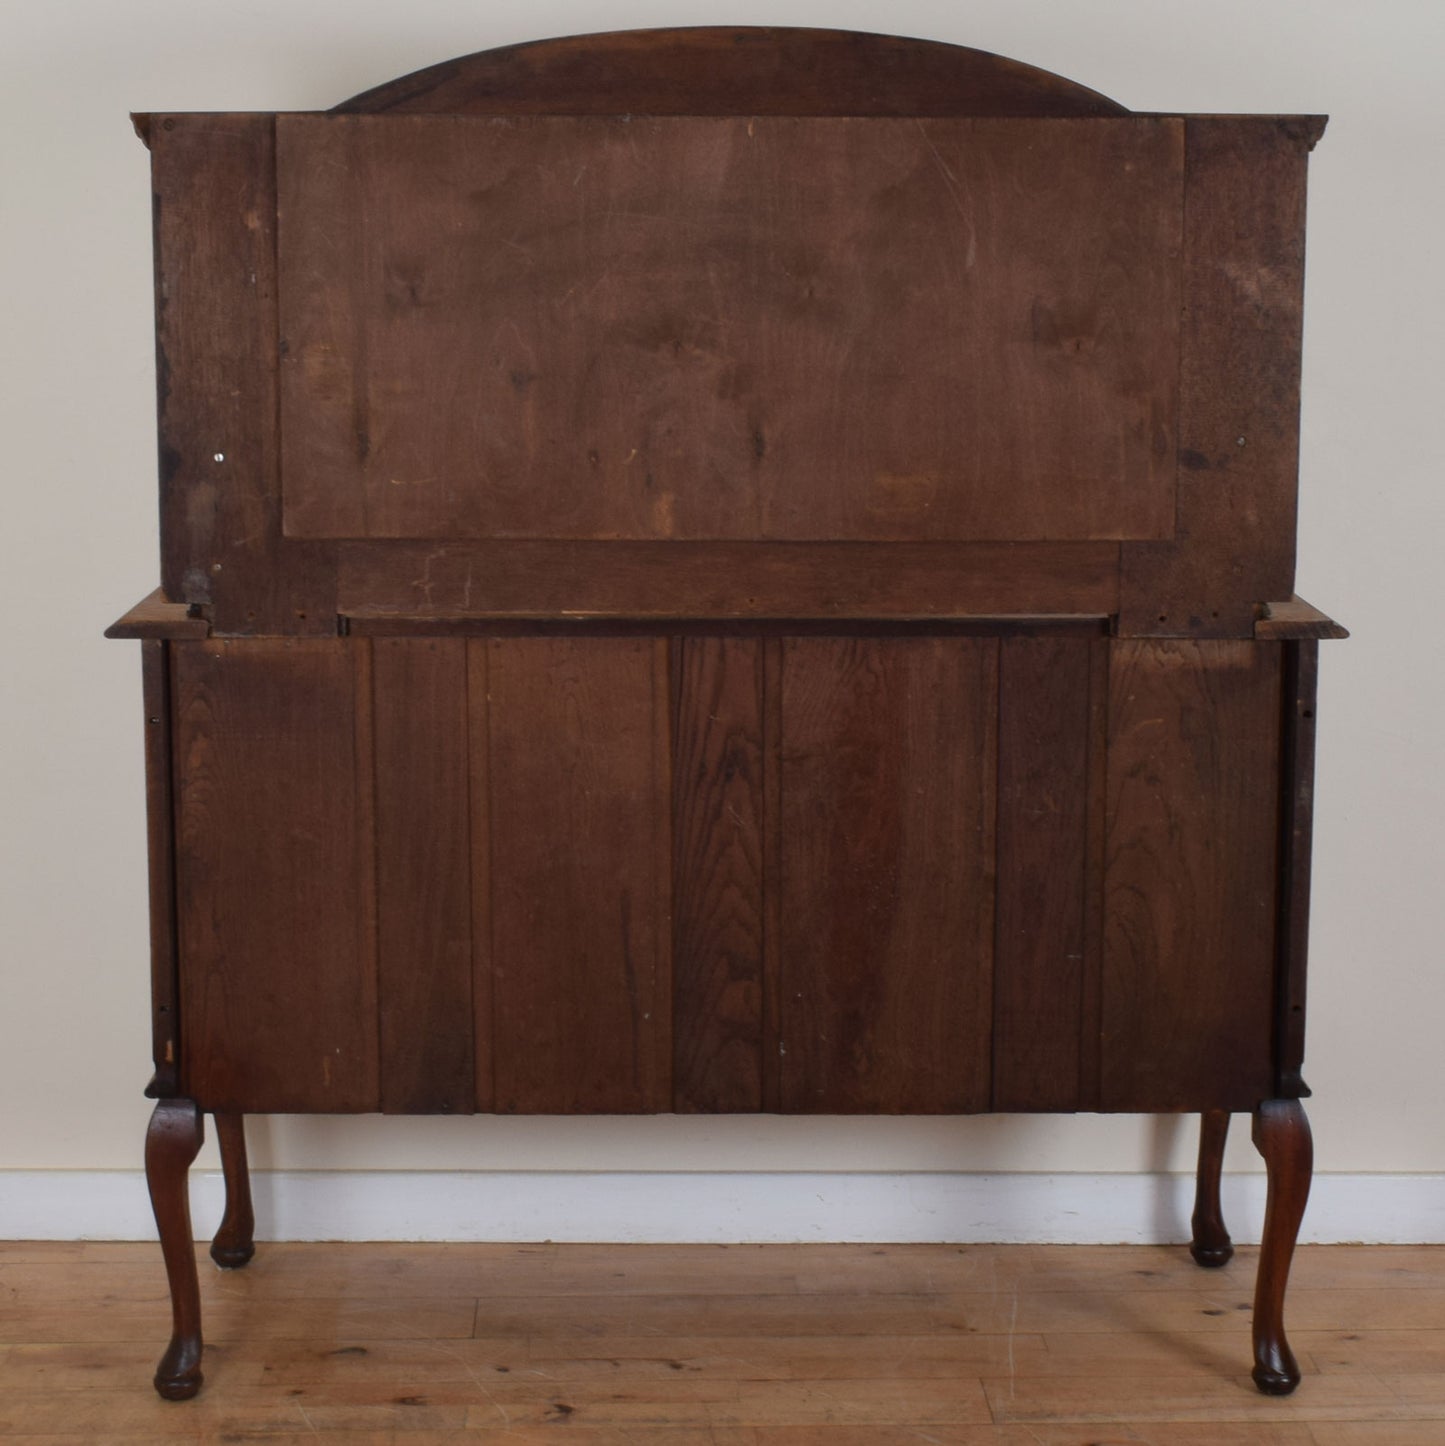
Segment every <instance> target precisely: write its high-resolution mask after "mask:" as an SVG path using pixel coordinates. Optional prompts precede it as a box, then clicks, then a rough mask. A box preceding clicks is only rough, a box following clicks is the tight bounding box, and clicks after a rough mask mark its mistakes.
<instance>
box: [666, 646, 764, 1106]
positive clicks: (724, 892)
mask: <svg viewBox="0 0 1445 1446" xmlns="http://www.w3.org/2000/svg"><path fill="white" fill-rule="evenodd" d="M761 653H762V644H761V643H760V642H759V640H757V639H755V638H703V637H699V638H682V639H678V640H677V641H676V642H675V643H674V645H673V658H674V666H673V678H672V683H673V690H674V695H675V699H676V704H675V710H674V722H673V757H674V763H673V772H672V779H673V802H672V807H673V881H674V883H673V891H674V905H673V907H674V917H673V1013H672V1019H673V1026H672V1027H673V1108H674V1109H676V1110H678V1111H679V1112H683V1111H692V1110H699V1111H711V1112H715V1113H726V1112H733V1113H736V1112H742V1111H751V1110H758V1109H761V1108H762V985H763V879H762V869H763V859H762V816H763V777H762V756H763V743H762V693H761V683H762V678H761V667H762V660H761Z"/></svg>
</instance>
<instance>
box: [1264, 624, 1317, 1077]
mask: <svg viewBox="0 0 1445 1446" xmlns="http://www.w3.org/2000/svg"><path fill="white" fill-rule="evenodd" d="M1281 653H1282V658H1283V664H1284V678H1283V693H1284V734H1283V741H1282V744H1281V757H1280V783H1281V797H1280V856H1279V921H1278V924H1277V935H1276V940H1277V943H1276V948H1277V952H1278V960H1277V976H1276V985H1275V1065H1276V1070H1277V1075H1276V1079H1275V1088H1274V1093H1275V1094H1276V1095H1277V1096H1279V1097H1280V1098H1282V1099H1293V1098H1298V1097H1299V1096H1301V1095H1307V1094H1308V1093H1309V1087H1308V1086H1307V1085H1306V1084H1305V1082H1304V1075H1303V1073H1302V1071H1303V1069H1304V1059H1305V1005H1306V996H1307V993H1308V984H1309V940H1310V853H1311V851H1312V848H1313V839H1314V811H1315V729H1316V726H1317V725H1316V722H1315V707H1316V698H1317V696H1318V691H1319V665H1320V652H1319V644H1318V643H1317V642H1315V641H1314V640H1312V639H1306V640H1304V641H1300V642H1291V643H1286V644H1285V645H1284V646H1283V648H1282V649H1281Z"/></svg>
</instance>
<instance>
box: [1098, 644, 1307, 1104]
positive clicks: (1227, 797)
mask: <svg viewBox="0 0 1445 1446" xmlns="http://www.w3.org/2000/svg"><path fill="white" fill-rule="evenodd" d="M1279 648H1280V645H1279V644H1277V643H1241V642H1228V641H1219V642H1190V641H1179V642H1172V643H1171V642H1144V641H1128V642H1125V641H1120V642H1116V643H1115V644H1114V645H1113V648H1112V657H1111V663H1110V698H1109V765H1108V767H1109V778H1108V790H1109V795H1108V839H1107V847H1108V853H1107V862H1106V872H1105V935H1104V939H1105V956H1104V976H1103V991H1104V993H1103V1040H1102V1048H1103V1057H1102V1075H1103V1079H1102V1092H1103V1101H1102V1102H1103V1107H1104V1108H1105V1109H1111V1110H1131V1109H1135V1110H1165V1109H1199V1108H1204V1107H1206V1106H1209V1105H1212V1106H1213V1107H1214V1108H1221V1109H1232V1110H1248V1109H1252V1108H1253V1107H1254V1105H1255V1104H1256V1103H1257V1102H1258V1101H1259V1100H1260V1099H1262V1098H1265V1097H1266V1096H1267V1095H1268V1094H1269V1093H1270V1091H1271V1089H1272V1087H1273V1074H1272V1069H1271V1059H1272V1052H1273V1040H1272V1021H1273V1001H1274V968H1275V963H1274V961H1275V940H1274V929H1275V914H1274V911H1275V903H1276V888H1277V882H1276V869H1277V858H1276V854H1277V848H1278V823H1279V816H1278V802H1277V800H1278V789H1279V773H1278V769H1279V728H1280V723H1279V719H1280V653H1279Z"/></svg>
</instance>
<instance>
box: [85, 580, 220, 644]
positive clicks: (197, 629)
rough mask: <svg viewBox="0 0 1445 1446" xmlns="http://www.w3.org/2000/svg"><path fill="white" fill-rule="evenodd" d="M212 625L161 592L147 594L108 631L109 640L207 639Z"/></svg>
mask: <svg viewBox="0 0 1445 1446" xmlns="http://www.w3.org/2000/svg"><path fill="white" fill-rule="evenodd" d="M209 631H210V625H209V624H208V623H207V622H206V620H205V618H203V617H192V616H191V615H190V610H189V609H188V608H187V607H186V605H185V603H176V602H170V601H169V600H168V599H167V598H166V595H165V593H163V592H162V591H161V590H160V588H156V589H155V591H154V592H151V593H147V594H146V596H145V597H143V598H142V599H141V600H140V601H139V602H138V603H137V604H136V605H135V606H134V607H133V608H131V609H130V610H129V611H128V612H126V613H123V614H122V615H121V616H120V617H118V618H117V619H116V620H115V621H114V622H113V623H112V624H111V625H110V626H109V627H108V628H107V629H106V630H105V635H106V637H108V638H142V639H156V638H204V637H205V636H206V634H207V633H208V632H209Z"/></svg>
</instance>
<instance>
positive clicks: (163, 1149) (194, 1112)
mask: <svg viewBox="0 0 1445 1446" xmlns="http://www.w3.org/2000/svg"><path fill="white" fill-rule="evenodd" d="M204 1139H205V1122H204V1117H203V1116H202V1114H201V1111H200V1109H199V1108H198V1107H197V1105H196V1103H195V1101H194V1100H186V1099H169V1100H161V1101H160V1102H159V1103H158V1104H157V1105H156V1107H155V1113H154V1114H152V1115H151V1122H150V1128H149V1129H148V1130H147V1131H146V1149H145V1159H146V1183H147V1185H149V1186H150V1194H151V1208H152V1209H153V1210H154V1211H155V1216H156V1228H157V1229H158V1230H159V1231H160V1237H161V1254H162V1255H163V1256H164V1257H165V1262H166V1278H167V1279H168V1281H169V1282H170V1288H171V1320H172V1329H171V1343H170V1345H169V1346H167V1347H166V1353H165V1355H163V1356H162V1357H161V1360H160V1364H159V1365H158V1366H157V1367H156V1374H155V1387H156V1390H157V1391H158V1392H159V1393H160V1395H162V1396H163V1397H165V1399H166V1400H168V1401H184V1400H187V1399H188V1398H189V1397H191V1396H194V1395H195V1394H196V1392H197V1391H199V1390H200V1389H201V1291H200V1286H199V1284H198V1282H197V1280H196V1247H195V1239H194V1237H193V1236H192V1233H191V1202H190V1189H189V1186H190V1169H191V1162H192V1161H193V1160H194V1159H195V1158H196V1153H197V1152H198V1151H199V1150H200V1148H201V1142H202V1141H203V1140H204Z"/></svg>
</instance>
